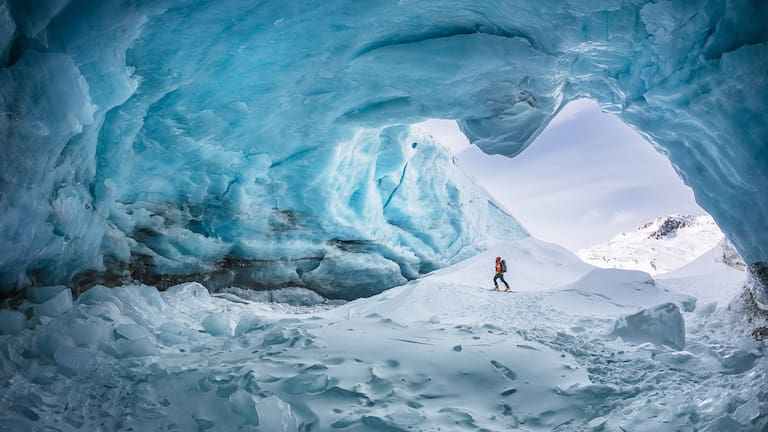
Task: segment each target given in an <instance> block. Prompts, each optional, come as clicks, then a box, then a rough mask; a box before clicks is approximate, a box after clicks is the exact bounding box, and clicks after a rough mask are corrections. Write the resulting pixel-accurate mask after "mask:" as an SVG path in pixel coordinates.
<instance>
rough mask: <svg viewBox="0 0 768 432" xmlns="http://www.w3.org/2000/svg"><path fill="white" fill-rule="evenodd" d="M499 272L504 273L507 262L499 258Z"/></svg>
mask: <svg viewBox="0 0 768 432" xmlns="http://www.w3.org/2000/svg"><path fill="white" fill-rule="evenodd" d="M501 272H502V273H506V272H507V262H506V261H504V260H501Z"/></svg>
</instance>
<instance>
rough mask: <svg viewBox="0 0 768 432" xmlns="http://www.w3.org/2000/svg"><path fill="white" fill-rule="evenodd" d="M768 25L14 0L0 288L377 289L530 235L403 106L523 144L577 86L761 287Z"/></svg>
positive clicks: (767, 270)
mask: <svg viewBox="0 0 768 432" xmlns="http://www.w3.org/2000/svg"><path fill="white" fill-rule="evenodd" d="M766 22H768V5H767V4H765V3H764V2H759V1H747V0H744V1H736V0H694V1H686V2H677V1H660V2H657V1H653V2H652V1H648V0H624V1H621V0H591V1H584V0H566V1H563V0H535V1H522V0H521V1H516V2H476V1H461V0H456V1H426V2H422V1H419V2H415V1H399V2H392V1H378V0H375V1H366V2H359V1H353V0H335V1H326V2H317V3H307V2H304V1H298V0H294V1H290V0H288V1H267V2H259V3H257V4H255V3H253V2H251V1H246V0H220V1H204V0H201V1H184V2H179V1H171V0H152V1H148V0H138V1H134V2H129V3H126V2H120V1H117V0H46V1H39V2H34V5H32V3H29V2H25V1H22V0H0V59H1V60H2V61H3V64H2V66H3V67H2V68H0V108H1V109H2V111H3V113H4V115H3V116H2V118H0V134H2V137H3V141H2V145H1V146H0V220H2V222H1V224H2V225H1V226H0V250H1V251H2V252H0V290H1V291H2V292H4V293H9V292H12V291H15V290H18V289H20V288H23V287H25V286H28V285H44V284H49V285H50V284H55V283H71V284H73V285H76V286H77V285H87V284H91V283H95V282H104V283H110V282H121V281H126V280H129V281H130V280H134V279H140V280H142V281H144V282H148V283H153V284H160V285H163V284H170V283H172V282H176V281H179V280H183V279H198V280H201V281H204V282H206V284H208V285H210V286H214V287H215V286H227V285H241V286H246V287H248V286H250V287H259V286H265V287H292V286H294V287H309V288H313V289H316V290H318V291H319V292H321V293H323V294H325V295H327V296H335V297H354V296H358V295H367V294H371V293H374V292H377V291H380V290H382V289H385V288H387V287H389V286H393V285H396V284H400V283H402V282H404V281H405V280H408V279H412V278H415V277H418V276H419V275H420V274H423V273H425V272H428V271H430V270H433V269H435V268H437V267H440V266H443V265H445V264H447V263H450V262H453V261H455V260H457V259H459V258H461V257H463V256H467V255H468V254H470V253H473V252H476V251H478V250H480V249H482V248H483V247H485V242H486V241H487V240H488V239H489V238H492V237H504V238H519V237H521V236H525V235H526V234H525V232H524V231H523V230H522V228H520V227H519V226H518V225H517V223H516V222H515V221H514V219H512V218H511V217H509V216H508V215H506V213H505V212H504V211H502V210H500V209H498V208H497V207H496V206H495V205H494V203H493V202H492V200H489V199H488V198H487V196H485V194H484V193H483V192H482V191H481V190H480V189H479V188H477V187H476V186H473V185H472V183H471V182H470V181H469V180H467V179H465V178H464V177H463V176H462V175H461V174H460V173H459V171H458V170H457V169H456V167H455V166H454V165H452V163H451V159H450V156H449V155H448V154H447V153H445V152H444V151H443V150H441V149H439V148H438V147H436V146H434V145H433V144H432V143H431V142H430V140H429V139H428V138H427V137H418V136H414V134H413V133H412V132H411V131H410V129H409V128H408V125H409V124H412V123H414V122H417V121H420V120H424V119H428V118H448V119H456V120H458V121H459V124H460V126H461V128H462V130H463V131H464V132H465V133H466V134H467V136H468V137H469V138H470V140H471V141H472V142H474V143H475V144H476V145H478V146H479V147H480V148H482V149H483V150H484V151H486V152H488V153H500V154H505V155H508V156H514V155H516V154H518V153H519V152H520V151H522V150H524V149H525V147H526V146H527V145H529V143H530V142H531V141H532V139H533V138H535V137H536V135H537V134H538V133H539V132H540V131H541V130H542V129H543V128H544V127H545V126H546V125H547V124H548V122H549V121H550V120H551V119H552V118H553V116H554V115H556V114H557V112H558V111H559V110H560V109H561V108H562V107H563V106H564V105H565V104H566V103H567V102H569V101H571V100H574V99H576V98H581V97H588V98H593V99H595V100H597V101H598V102H599V103H600V104H601V106H602V107H603V108H604V109H605V110H608V111H610V112H613V113H616V114H617V115H619V116H620V117H621V118H622V119H623V120H624V121H625V122H627V123H628V124H629V125H631V126H633V127H635V128H637V129H638V130H639V131H641V132H642V133H643V134H644V135H645V136H646V137H647V138H648V139H649V141H650V142H651V143H652V144H653V145H654V146H656V148H657V149H658V150H659V151H661V152H662V153H664V154H666V155H667V156H668V157H669V159H670V160H671V162H672V163H673V165H674V166H675V168H676V169H677V170H678V172H679V173H680V175H681V177H682V178H683V180H684V181H685V182H686V183H687V184H689V185H690V186H691V187H692V188H693V190H694V192H695V194H696V198H697V201H698V203H699V204H700V205H701V206H702V207H703V208H705V209H706V210H707V211H708V212H710V213H711V214H712V215H713V216H714V217H715V219H716V220H717V221H718V224H719V225H720V226H721V227H722V228H723V230H724V231H725V233H726V234H727V235H728V237H729V238H730V239H731V240H732V241H733V243H734V244H735V245H736V247H737V248H738V250H739V252H740V253H741V254H742V256H743V257H744V258H745V260H746V261H747V263H748V264H749V265H750V268H751V269H752V270H753V273H754V274H755V275H756V276H757V279H760V278H761V277H762V278H763V282H764V283H766V282H768V267H766V265H765V264H764V263H766V262H768V247H767V246H766V245H768V231H766V230H765V229H764V228H765V226H766V221H768V152H766V141H765V140H766V138H765V137H766V136H768V123H766V122H765V116H766V112H768V110H767V109H766V108H768V106H767V104H768V97H767V96H768V81H767V80H766V79H765V70H767V69H768V45H766V40H768V27H766V25H765V23H766ZM500 231H503V232H500ZM350 274H354V277H349V275H350ZM756 287H757V288H758V290H757V294H758V295H760V294H766V293H765V292H762V291H761V290H760V289H759V288H760V284H756ZM765 299H766V300H768V295H766V296H765Z"/></svg>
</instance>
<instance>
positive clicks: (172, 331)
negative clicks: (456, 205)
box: [0, 238, 768, 432]
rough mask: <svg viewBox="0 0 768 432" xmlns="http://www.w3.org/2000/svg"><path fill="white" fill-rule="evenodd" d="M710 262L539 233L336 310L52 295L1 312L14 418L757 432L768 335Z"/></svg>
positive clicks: (191, 288)
mask: <svg viewBox="0 0 768 432" xmlns="http://www.w3.org/2000/svg"><path fill="white" fill-rule="evenodd" d="M714 255H716V252H713V256H711V257H710V258H712V260H711V261H706V259H708V258H702V260H699V262H696V263H692V264H691V265H689V266H687V267H686V268H684V269H681V270H680V271H679V272H676V273H673V274H669V275H666V276H665V278H664V279H660V280H657V281H654V280H653V279H652V278H651V277H650V276H649V275H648V274H646V273H643V272H639V271H626V270H611V269H596V268H594V267H592V266H590V265H587V264H584V263H583V262H581V261H580V260H579V259H578V258H577V257H576V256H574V255H573V254H571V253H570V252H568V251H566V250H564V249H562V248H560V247H558V246H555V245H552V244H548V243H543V242H540V241H537V240H535V239H531V238H527V239H523V240H519V241H515V242H508V243H499V244H497V245H495V246H493V247H492V248H491V249H489V250H488V251H486V252H484V253H482V254H480V255H478V256H475V257H473V258H470V259H468V260H466V261H463V262H460V263H458V264H456V265H454V266H452V267H449V268H445V269H442V270H440V271H437V272H434V273H433V274H431V275H429V276H428V277H425V278H424V279H422V280H419V281H416V282H413V283H409V284H407V285H405V286H402V287H398V288H395V289H392V290H389V291H386V292H384V293H382V294H379V295H376V296H373V297H370V298H366V299H359V300H356V301H352V302H349V303H346V304H343V305H340V306H335V307H332V306H329V305H317V306H312V307H296V306H290V307H289V306H286V305H284V304H275V303H259V302H252V301H245V300H242V299H240V298H238V297H234V296H232V295H224V296H212V295H210V294H209V293H208V291H207V290H206V289H205V288H204V287H202V286H200V285H198V284H185V285H181V286H177V287H174V288H171V289H169V290H168V291H166V292H158V291H157V290H156V289H154V288H152V287H145V286H124V287H120V288H116V289H106V288H98V287H97V288H94V289H91V290H90V291H88V292H86V293H85V294H84V295H82V296H81V297H80V298H79V299H78V300H77V301H76V302H75V303H74V305H72V304H71V303H70V302H69V301H68V300H69V299H70V297H68V295H69V294H68V291H63V292H61V293H58V294H56V291H57V290H55V289H52V290H50V292H48V293H44V292H42V291H41V292H40V297H39V298H38V299H37V300H38V301H39V302H42V304H40V305H35V304H31V303H25V304H24V305H23V306H22V307H21V312H18V313H17V312H12V311H7V310H6V311H4V312H3V316H2V317H0V318H2V320H0V321H2V322H3V323H4V325H3V326H2V327H3V332H4V333H15V334H11V335H5V336H0V366H1V368H0V383H1V389H0V430H13V431H26V430H65V431H66V430H89V431H91V430H104V431H109V430H138V431H145V430H158V431H159V430H163V431H190V430H201V431H205V430H212V431H219V430H220V431H233V430H238V431H251V430H252V431H329V430H340V431H345V432H346V431H454V430H477V431H501V430H521V431H584V430H595V431H598V430H605V431H622V430H623V431H693V430H708V431H736V430H745V431H747V430H761V429H762V428H763V427H764V426H765V425H766V423H768V416H767V415H768V406H767V405H766V402H768V396H766V395H768V379H767V378H768V377H766V373H767V372H768V368H766V366H768V364H767V362H766V359H765V357H764V355H763V354H764V352H765V346H764V344H763V343H762V342H757V341H756V340H755V339H754V338H752V337H751V336H750V332H751V331H752V329H753V328H754V327H755V326H756V325H757V324H758V323H757V322H749V320H748V319H747V318H746V315H744V314H743V311H742V310H740V307H739V304H740V303H739V302H738V301H736V300H734V296H736V295H737V294H738V293H739V292H740V289H741V286H742V280H743V274H742V273H741V272H740V271H737V270H734V269H731V268H729V267H727V266H725V265H724V264H722V262H718V261H717V260H716V259H715V258H714ZM496 256H502V257H504V258H505V259H506V260H507V263H508V265H509V273H508V274H507V277H506V278H507V280H508V281H509V282H510V284H511V285H512V287H513V289H514V290H515V291H516V292H512V293H504V292H491V291H488V288H490V287H491V286H492V282H491V277H492V269H493V263H494V258H495V257H496ZM53 294H56V295H55V296H54V297H52V298H51V299H50V300H48V301H47V302H46V301H44V300H45V297H47V296H48V295H53ZM691 296H694V297H695V298H693V297H691ZM694 300H695V302H694ZM694 307H695V308H694Z"/></svg>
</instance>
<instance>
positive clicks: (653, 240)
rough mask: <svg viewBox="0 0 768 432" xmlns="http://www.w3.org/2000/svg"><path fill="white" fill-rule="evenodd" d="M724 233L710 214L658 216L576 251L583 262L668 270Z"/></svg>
mask: <svg viewBox="0 0 768 432" xmlns="http://www.w3.org/2000/svg"><path fill="white" fill-rule="evenodd" d="M723 238H724V235H723V233H722V231H720V228H719V227H718V226H717V224H716V223H715V221H714V219H712V216H710V215H706V214H705V215H700V216H690V215H669V216H661V217H658V218H656V219H654V220H652V221H650V222H648V223H646V224H644V225H643V226H641V227H639V228H638V229H636V230H635V231H631V232H625V233H621V234H619V235H617V236H616V237H614V238H612V239H611V240H609V241H608V242H607V243H604V244H599V245H595V246H591V247H589V248H585V249H581V250H579V251H578V252H576V255H578V256H579V257H580V258H581V259H582V260H584V262H587V263H589V264H592V265H595V266H598V267H606V268H620V269H626V270H641V271H644V272H647V273H650V274H652V275H659V274H664V273H668V272H670V271H673V270H675V269H678V268H680V267H682V266H684V265H685V264H687V263H689V262H690V261H691V260H693V259H695V258H696V257H699V256H701V255H703V254H704V253H706V252H707V251H709V250H710V249H712V248H713V247H714V246H715V245H716V244H717V243H718V242H720V241H721V240H723Z"/></svg>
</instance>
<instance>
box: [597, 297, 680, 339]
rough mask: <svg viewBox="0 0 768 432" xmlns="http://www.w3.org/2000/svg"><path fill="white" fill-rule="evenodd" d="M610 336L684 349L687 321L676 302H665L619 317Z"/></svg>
mask: <svg viewBox="0 0 768 432" xmlns="http://www.w3.org/2000/svg"><path fill="white" fill-rule="evenodd" d="M610 336H611V337H621V338H622V339H624V340H625V341H630V342H636V343H644V342H652V343H654V344H656V345H667V346H670V347H672V348H676V349H683V348H684V347H685V321H684V320H683V315H682V314H681V313H680V308H679V307H678V306H677V305H676V304H674V303H664V304H661V305H658V306H654V307H652V308H648V309H643V310H641V311H640V312H637V313H635V314H632V315H627V316H623V317H621V318H619V319H617V320H616V322H615V323H614V327H613V330H612V331H611V333H610Z"/></svg>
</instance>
